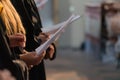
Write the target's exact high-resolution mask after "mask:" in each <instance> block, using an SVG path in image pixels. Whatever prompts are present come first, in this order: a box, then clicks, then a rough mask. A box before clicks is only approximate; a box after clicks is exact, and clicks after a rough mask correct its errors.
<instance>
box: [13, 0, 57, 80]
mask: <svg viewBox="0 0 120 80" xmlns="http://www.w3.org/2000/svg"><path fill="white" fill-rule="evenodd" d="M11 1H12V3H13V5H14V7H15V8H16V10H17V11H18V13H19V15H20V17H21V19H22V23H23V25H24V28H25V30H26V38H27V40H26V41H27V42H26V48H25V49H26V50H27V51H34V49H35V48H37V47H38V46H39V45H40V43H39V42H38V41H37V40H36V39H35V36H38V34H39V33H40V32H41V27H42V25H41V20H40V16H39V13H38V10H37V7H36V4H35V2H34V0H11ZM33 17H34V19H35V20H33ZM54 58H55V54H54V56H53V58H52V59H54ZM29 74H30V80H46V75H45V68H44V62H43V61H42V62H41V63H40V64H39V65H37V66H34V67H33V68H32V69H31V70H30V73H29Z"/></svg>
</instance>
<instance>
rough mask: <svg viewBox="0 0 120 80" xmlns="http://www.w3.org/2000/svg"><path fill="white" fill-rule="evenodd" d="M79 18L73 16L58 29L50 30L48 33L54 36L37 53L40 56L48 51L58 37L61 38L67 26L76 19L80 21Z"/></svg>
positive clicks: (58, 26) (59, 25)
mask: <svg viewBox="0 0 120 80" xmlns="http://www.w3.org/2000/svg"><path fill="white" fill-rule="evenodd" d="M79 17H80V16H75V15H72V16H71V17H70V18H69V19H68V20H66V21H64V22H62V23H60V24H58V25H56V26H57V28H53V29H49V31H48V32H53V33H51V34H52V35H51V36H50V39H48V40H47V41H46V42H45V43H43V44H42V45H40V46H39V47H38V48H36V49H35V51H36V53H37V54H38V55H40V54H41V53H42V52H43V51H44V50H46V49H47V48H48V47H49V45H50V44H51V43H52V42H54V41H55V40H56V38H57V37H58V36H60V34H61V33H62V32H63V30H64V29H65V28H66V26H67V25H68V24H70V23H71V22H73V21H75V20H76V19H78V18H79ZM43 32H44V31H43Z"/></svg>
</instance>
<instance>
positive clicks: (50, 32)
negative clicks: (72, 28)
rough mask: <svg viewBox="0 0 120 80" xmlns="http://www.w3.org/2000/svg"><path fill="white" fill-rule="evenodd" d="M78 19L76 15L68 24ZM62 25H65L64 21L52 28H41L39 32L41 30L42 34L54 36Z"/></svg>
mask: <svg viewBox="0 0 120 80" xmlns="http://www.w3.org/2000/svg"><path fill="white" fill-rule="evenodd" d="M78 18H80V15H76V16H75V17H73V19H72V20H71V21H70V23H72V22H73V21H75V20H77V19H78ZM64 23H65V21H64V22H61V23H59V24H57V25H54V26H52V27H44V28H41V30H42V32H43V33H47V34H54V33H55V32H56V31H57V30H58V29H59V28H60V27H61V26H62V25H63V24H64Z"/></svg>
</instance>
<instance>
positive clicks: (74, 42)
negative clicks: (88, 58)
mask: <svg viewBox="0 0 120 80" xmlns="http://www.w3.org/2000/svg"><path fill="white" fill-rule="evenodd" d="M101 1H102V0H58V3H59V4H58V19H59V21H63V20H66V19H67V18H68V17H69V16H70V15H71V14H72V13H73V14H79V15H81V18H80V19H79V20H77V21H75V22H73V23H72V24H71V25H69V26H68V27H67V29H66V30H65V32H64V33H63V34H62V36H61V37H60V39H59V40H58V46H60V47H73V48H79V47H80V45H81V43H82V42H84V37H85V36H84V34H85V33H84V29H85V17H84V14H85V11H84V9H85V4H87V3H89V2H97V3H99V2H101Z"/></svg>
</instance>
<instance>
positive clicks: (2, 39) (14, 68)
mask: <svg viewBox="0 0 120 80" xmlns="http://www.w3.org/2000/svg"><path fill="white" fill-rule="evenodd" d="M3 28H5V27H4V25H3V22H2V20H1V19H0V69H8V70H9V71H10V72H11V73H12V75H13V76H14V77H15V78H16V80H27V79H25V78H24V77H23V75H24V74H23V70H22V69H21V67H20V65H19V64H17V63H15V62H13V59H12V58H13V57H14V56H13V55H14V54H13V53H12V52H11V50H10V48H9V45H8V41H9V40H8V38H7V37H6V36H5V32H4V30H5V29H3Z"/></svg>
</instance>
